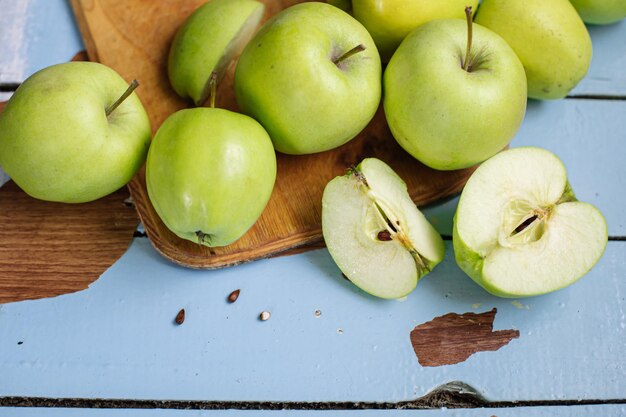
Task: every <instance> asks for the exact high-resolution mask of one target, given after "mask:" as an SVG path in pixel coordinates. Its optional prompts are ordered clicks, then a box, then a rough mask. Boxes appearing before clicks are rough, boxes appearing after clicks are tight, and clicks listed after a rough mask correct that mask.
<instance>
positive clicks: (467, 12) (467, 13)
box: [463, 6, 472, 72]
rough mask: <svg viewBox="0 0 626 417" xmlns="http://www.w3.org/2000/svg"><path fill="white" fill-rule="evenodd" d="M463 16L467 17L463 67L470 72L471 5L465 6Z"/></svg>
mask: <svg viewBox="0 0 626 417" xmlns="http://www.w3.org/2000/svg"><path fill="white" fill-rule="evenodd" d="M465 17H466V19H467V49H466V51H465V61H464V62H463V69H464V70H465V71H467V72H470V67H469V64H470V51H471V49H472V6H468V7H466V8H465Z"/></svg>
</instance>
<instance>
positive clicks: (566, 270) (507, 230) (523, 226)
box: [453, 148, 608, 298]
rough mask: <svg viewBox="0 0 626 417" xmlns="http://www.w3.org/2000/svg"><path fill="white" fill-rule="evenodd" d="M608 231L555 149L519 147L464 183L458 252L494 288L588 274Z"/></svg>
mask: <svg viewBox="0 0 626 417" xmlns="http://www.w3.org/2000/svg"><path fill="white" fill-rule="evenodd" d="M607 233H608V232H607V227H606V223H605V221H604V217H602V214H601V213H600V211H598V209H596V208H595V207H594V206H592V205H591V204H588V203H583V202H580V201H577V200H576V198H575V197H574V192H573V191H572V188H571V187H570V185H569V183H568V181H567V174H566V172H565V167H564V166H563V163H562V162H561V161H560V160H559V159H558V158H557V157H556V156H555V155H554V154H552V153H550V152H548V151H546V150H544V149H540V148H515V149H511V150H507V151H504V152H502V153H500V154H498V155H496V156H494V157H493V158H491V159H489V160H488V161H487V162H485V163H484V164H482V165H481V166H480V167H479V168H478V169H477V170H476V171H475V172H474V174H473V175H472V176H471V177H470V179H469V181H468V182H467V184H466V185H465V188H464V189H463V193H462V194H461V198H460V201H459V205H458V208H457V211H456V215H455V219H454V230H453V243H454V254H455V257H456V261H457V263H458V264H459V266H460V267H461V269H462V270H463V271H465V273H467V274H468V275H469V276H470V277H471V278H472V279H473V280H474V281H476V282H477V283H478V284H480V285H481V286H482V287H484V288H485V289H486V290H487V291H489V292H490V293H492V294H495V295H498V296H501V297H516V298H517V297H527V296H532V295H539V294H545V293H548V292H551V291H555V290H557V289H559V288H563V287H565V286H568V285H570V284H572V283H573V282H575V281H576V280H578V279H579V278H580V277H582V276H583V275H584V274H585V273H587V272H588V271H589V270H590V269H591V268H592V267H593V266H594V265H595V263H596V262H597V261H598V260H599V259H600V257H601V256H602V253H603V252H604V248H605V247H606V244H607V240H608V235H607Z"/></svg>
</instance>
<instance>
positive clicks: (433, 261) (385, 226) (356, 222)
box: [322, 158, 445, 298]
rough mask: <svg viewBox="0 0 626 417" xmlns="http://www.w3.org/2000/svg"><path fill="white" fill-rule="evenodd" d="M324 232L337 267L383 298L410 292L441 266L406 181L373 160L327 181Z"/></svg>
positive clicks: (439, 244) (438, 246)
mask: <svg viewBox="0 0 626 417" xmlns="http://www.w3.org/2000/svg"><path fill="white" fill-rule="evenodd" d="M322 232H323V235H324V240H325V241H326V246H327V247H328V251H329V252H330V255H331V256H332V257H333V259H334V261H335V262H336V263H337V266H339V269H341V271H342V272H343V273H344V274H345V275H346V276H347V277H348V279H350V281H352V282H353V283H354V284H355V285H356V286H358V287H359V288H361V289H362V290H364V291H366V292H368V293H370V294H372V295H375V296H377V297H381V298H400V297H404V296H405V295H407V294H409V293H410V292H411V291H413V289H414V288H415V286H416V285H417V281H418V280H419V279H420V278H421V277H422V276H424V275H426V274H427V273H428V272H430V271H431V270H432V269H433V268H434V267H435V266H436V265H437V264H438V263H439V262H441V260H442V259H443V255H444V250H445V249H444V245H443V240H442V239H441V236H440V235H439V233H437V231H436V230H435V229H434V228H433V227H432V225H431V224H430V223H429V222H428V220H426V218H425V217H424V215H423V214H422V213H421V212H420V211H419V210H418V209H417V207H416V206H415V203H414V202H413V201H412V200H411V197H410V196H409V193H408V191H407V187H406V184H405V183H404V181H402V179H401V178H400V177H399V176H398V175H397V174H396V173H395V172H394V171H393V170H392V169H391V168H390V167H389V166H388V165H387V164H385V163H384V162H382V161H381V160H379V159H376V158H367V159H364V160H363V162H361V163H360V164H359V166H357V167H356V168H354V169H351V170H350V171H349V172H348V174H346V175H345V176H341V177H336V178H334V179H333V180H332V181H330V182H329V183H328V185H327V186H326V188H325V190H324V196H323V197H322Z"/></svg>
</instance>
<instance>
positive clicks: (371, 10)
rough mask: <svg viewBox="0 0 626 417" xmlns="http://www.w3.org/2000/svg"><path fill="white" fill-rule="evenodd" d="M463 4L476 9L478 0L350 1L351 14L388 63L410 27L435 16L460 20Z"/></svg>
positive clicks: (409, 30)
mask: <svg viewBox="0 0 626 417" xmlns="http://www.w3.org/2000/svg"><path fill="white" fill-rule="evenodd" d="M467 6H471V7H472V10H476V7H477V6H478V0H437V1H432V0H352V14H353V15H354V17H355V18H356V19H357V20H358V21H359V22H361V23H362V24H363V26H365V27H366V28H367V30H368V31H369V32H370V34H371V35H372V38H374V42H376V46H377V47H378V51H379V53H380V57H381V59H382V60H383V62H388V61H389V60H390V59H391V56H392V55H393V53H394V52H395V50H396V49H397V48H398V45H400V42H402V40H403V39H404V38H406V36H407V35H408V34H409V33H411V31H412V30H413V29H415V28H416V27H418V26H420V25H422V24H424V23H426V22H430V21H431V20H436V19H455V18H456V19H464V18H465V8H466V7H467Z"/></svg>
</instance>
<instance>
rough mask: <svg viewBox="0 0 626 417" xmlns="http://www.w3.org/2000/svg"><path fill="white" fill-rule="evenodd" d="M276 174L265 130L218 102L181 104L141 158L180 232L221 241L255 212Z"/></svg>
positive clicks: (151, 191) (153, 196)
mask: <svg viewBox="0 0 626 417" xmlns="http://www.w3.org/2000/svg"><path fill="white" fill-rule="evenodd" d="M275 179H276V154H275V153H274V149H273V147H272V142H271V141H270V138H269V136H268V135H267V132H265V130H264V129H263V127H262V126H261V125H259V124H258V123H257V122H256V121H254V120H253V119H251V118H250V117H248V116H245V115H242V114H238V113H234V112H231V111H228V110H223V109H214V108H195V109H186V110H180V111H178V112H176V113H174V114H172V115H171V116H170V117H168V118H167V119H166V120H165V122H163V124H162V125H161V127H160V128H159V130H158V131H157V133H156V135H155V136H154V139H153V142H152V146H151V147H150V152H149V153H148V161H147V163H146V183H147V186H148V195H149V196H150V201H151V202H152V205H153V206H154V208H155V210H156V212H157V213H158V215H159V216H160V217H161V219H162V220H163V223H165V225H166V226H167V227H168V228H169V229H170V230H171V231H172V232H174V233H175V234H176V235H178V236H179V237H181V238H183V239H187V240H190V241H192V242H195V243H198V244H202V245H206V246H225V245H228V244H230V243H232V242H234V241H235V240H237V239H239V238H240V237H241V236H242V235H243V234H244V233H245V232H246V231H247V230H248V229H249V228H250V227H252V225H253V224H254V223H255V222H256V220H257V219H258V218H259V216H260V215H261V213H262V212H263V209H264V208H265V206H266V204H267V202H268V201H269V198H270V196H271V194H272V189H273V187H274V180H275Z"/></svg>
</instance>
